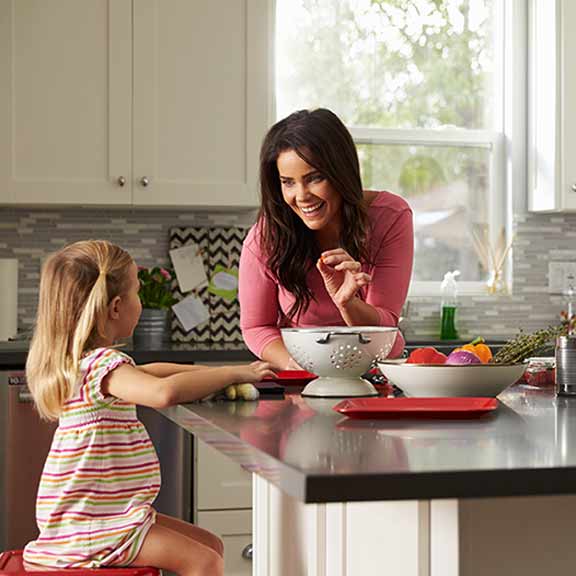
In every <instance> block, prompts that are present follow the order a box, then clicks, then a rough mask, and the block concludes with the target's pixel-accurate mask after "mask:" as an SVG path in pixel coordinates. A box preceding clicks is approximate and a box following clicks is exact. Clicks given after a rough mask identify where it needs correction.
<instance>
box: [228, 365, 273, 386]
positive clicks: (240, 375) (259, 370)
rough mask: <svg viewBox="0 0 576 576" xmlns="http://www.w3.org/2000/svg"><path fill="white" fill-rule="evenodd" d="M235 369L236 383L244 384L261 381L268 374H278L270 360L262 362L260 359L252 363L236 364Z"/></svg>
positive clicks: (270, 375) (271, 375)
mask: <svg viewBox="0 0 576 576" xmlns="http://www.w3.org/2000/svg"><path fill="white" fill-rule="evenodd" d="M233 370H234V380H235V383H236V384H243V383H244V382H261V381H262V380H264V378H266V377H267V376H269V377H271V378H274V377H275V376H276V374H275V373H274V372H273V370H272V368H271V365H270V364H269V363H268V362H261V361H260V360H257V361H256V362H252V363H251V364H241V365H239V366H234V367H233Z"/></svg>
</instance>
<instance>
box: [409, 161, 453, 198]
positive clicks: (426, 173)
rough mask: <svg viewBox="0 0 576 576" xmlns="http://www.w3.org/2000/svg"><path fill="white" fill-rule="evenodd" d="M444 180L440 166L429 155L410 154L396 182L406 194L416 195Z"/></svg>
mask: <svg viewBox="0 0 576 576" xmlns="http://www.w3.org/2000/svg"><path fill="white" fill-rule="evenodd" d="M443 182H445V178H444V172H443V171H442V166H440V164H439V163H438V162H437V161H436V160H435V159H434V158H431V157H430V156H412V157H411V158H409V159H408V160H406V162H404V165H403V166H402V172H400V177H399V178H398V184H400V188H402V191H403V192H404V194H405V195H406V196H416V195H418V194H423V193H425V192H427V191H428V190H430V188H432V187H433V186H437V185H438V184H442V183H443Z"/></svg>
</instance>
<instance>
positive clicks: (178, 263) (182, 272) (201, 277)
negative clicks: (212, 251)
mask: <svg viewBox="0 0 576 576" xmlns="http://www.w3.org/2000/svg"><path fill="white" fill-rule="evenodd" d="M170 258H171V259H172V264H173V266H174V271H175V272H176V278H177V280H178V286H179V287H180V292H189V291H190V290H194V288H196V287H197V286H199V285H200V284H202V283H204V282H206V281H207V280H208V278H207V277H206V271H205V270H204V262H202V256H201V255H200V249H199V248H198V246H197V245H196V244H188V245H187V246H182V248H175V249H174V250H170Z"/></svg>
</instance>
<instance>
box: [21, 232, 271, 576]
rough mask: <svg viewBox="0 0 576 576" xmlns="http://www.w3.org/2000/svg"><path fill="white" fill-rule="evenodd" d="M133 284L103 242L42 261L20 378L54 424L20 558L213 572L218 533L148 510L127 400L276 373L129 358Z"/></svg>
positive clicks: (150, 450) (185, 395) (255, 366)
mask: <svg viewBox="0 0 576 576" xmlns="http://www.w3.org/2000/svg"><path fill="white" fill-rule="evenodd" d="M138 288H139V281H138V273H137V267H136V264H135V263H134V262H133V260H132V258H131V257H130V255H129V254H128V253H127V252H125V251H124V250H122V248H119V247H118V246H115V245H113V244H110V243H109V242H105V241H101V240H94V241H86V242H77V243H75V244H72V245H70V246H67V247H65V248H63V249H62V250H60V251H59V252H57V253H55V254H53V255H52V256H51V257H50V258H49V259H48V260H47V262H46V264H45V266H44V269H43V273H42V279H41V282H40V301H39V307H38V317H37V326H36V331H35V333H34V338H33V340H32V344H31V347H30V352H29V354H28V360H27V363H26V375H27V379H28V385H29V387H30V390H31V392H32V395H33V396H34V401H35V403H36V407H37V409H38V411H39V413H40V415H41V416H42V417H43V418H46V419H51V420H55V419H59V426H58V429H57V430H56V433H55V435H54V439H53V442H52V447H51V450H50V453H49V455H48V458H47V461H46V464H45V466H44V471H43V473H42V478H41V480H40V486H39V489H38V499H37V504H36V515H37V522H38V527H39V529H40V535H39V537H38V538H37V539H36V540H34V541H33V542H30V543H29V544H28V545H27V546H26V548H25V550H24V559H25V561H26V562H27V563H31V564H41V565H44V566H47V567H53V568H72V567H85V568H95V567H101V566H130V565H131V566H155V567H158V568H162V569H166V570H169V571H171V572H175V573H176V574H179V575H181V576H192V575H199V574H202V575H203V576H208V575H221V574H222V571H223V562H222V554H223V549H222V543H221V541H220V540H219V539H218V538H217V537H216V536H214V535H213V534H211V533H209V532H207V531H205V530H202V529H200V528H198V527H196V526H193V525H191V524H188V523H187V522H183V521H181V520H177V519H175V518H170V517H168V516H164V515H162V514H157V513H156V512H155V510H154V509H153V508H152V502H153V501H154V499H155V498H156V495H157V494H158V491H159V489H160V469H159V464H158V459H157V456H156V452H155V451H154V447H153V446H152V443H151V441H150V438H149V436H148V434H147V432H146V430H145V428H144V426H143V425H142V424H141V423H140V422H139V421H138V419H137V416H136V406H135V405H136V404H140V405H143V406H150V407H152V408H162V407H165V406H170V405H172V404H177V403H179V402H188V401H192V400H197V399H199V398H203V397H205V396H207V395H209V394H212V393H214V392H217V391H218V390H220V389H222V388H224V387H225V386H227V385H230V384H234V383H240V382H258V381H259V380H261V379H262V378H263V377H264V376H267V375H272V374H273V373H272V372H271V371H270V369H269V365H268V364H266V363H263V362H254V363H252V364H249V365H244V366H242V365H240V366H227V367H222V368H208V367H203V366H187V365H179V364H163V363H157V364H148V365H144V366H135V364H134V361H133V360H132V359H131V358H130V357H129V356H127V355H126V354H124V353H122V352H120V351H118V350H116V349H115V348H113V344H114V342H115V341H117V340H118V339H119V338H125V337H128V336H130V335H131V334H132V331H133V329H134V327H135V325H136V323H137V322H138V318H139V316H140V312H141V304H140V299H139V297H138Z"/></svg>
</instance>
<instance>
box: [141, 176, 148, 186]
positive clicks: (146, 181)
mask: <svg viewBox="0 0 576 576" xmlns="http://www.w3.org/2000/svg"><path fill="white" fill-rule="evenodd" d="M140 184H141V185H142V187H143V188H146V186H148V185H149V184H150V180H148V178H146V176H142V178H140Z"/></svg>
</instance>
